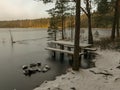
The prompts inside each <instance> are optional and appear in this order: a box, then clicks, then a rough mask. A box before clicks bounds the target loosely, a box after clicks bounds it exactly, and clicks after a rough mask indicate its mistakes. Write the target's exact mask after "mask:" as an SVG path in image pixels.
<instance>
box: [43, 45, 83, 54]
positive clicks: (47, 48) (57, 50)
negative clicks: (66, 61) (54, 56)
mask: <svg viewBox="0 0 120 90" xmlns="http://www.w3.org/2000/svg"><path fill="white" fill-rule="evenodd" d="M45 49H46V50H50V51H56V52H61V53H67V54H70V55H73V54H74V52H73V51H68V50H61V49H58V48H51V47H46V48H45ZM79 55H83V53H79Z"/></svg>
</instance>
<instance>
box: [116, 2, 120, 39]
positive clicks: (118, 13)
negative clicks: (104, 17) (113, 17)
mask: <svg viewBox="0 0 120 90" xmlns="http://www.w3.org/2000/svg"><path fill="white" fill-rule="evenodd" d="M119 4H120V0H118V6H117V22H116V23H117V26H116V28H117V37H119V36H120V33H119V19H120V10H119V9H120V5H119Z"/></svg>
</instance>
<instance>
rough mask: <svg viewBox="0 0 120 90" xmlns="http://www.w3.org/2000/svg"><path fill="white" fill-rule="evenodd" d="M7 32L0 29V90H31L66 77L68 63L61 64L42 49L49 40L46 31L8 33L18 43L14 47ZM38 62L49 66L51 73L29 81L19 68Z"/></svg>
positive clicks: (32, 76)
mask: <svg viewBox="0 0 120 90" xmlns="http://www.w3.org/2000/svg"><path fill="white" fill-rule="evenodd" d="M8 30H9V29H0V90H14V89H16V90H32V89H33V88H35V87H37V86H39V85H40V84H41V83H42V82H43V81H44V80H52V79H54V78H55V76H58V75H60V74H62V73H65V70H66V68H68V66H69V65H68V62H67V61H68V60H66V61H64V63H60V61H59V60H54V59H52V58H51V57H50V53H49V52H48V51H46V50H45V49H44V48H45V47H46V45H47V44H46V43H47V40H48V38H47V37H48V34H47V31H46V30H44V29H34V31H33V29H11V31H12V35H13V39H14V41H18V42H17V43H15V44H13V45H11V42H10V34H9V32H8ZM23 30H24V31H23ZM37 62H42V64H48V65H49V66H50V67H51V70H50V71H48V72H47V73H36V74H33V75H31V76H30V77H28V76H25V75H23V72H22V68H21V67H22V65H25V64H26V65H29V64H30V63H37Z"/></svg>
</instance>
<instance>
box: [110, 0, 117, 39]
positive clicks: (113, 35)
mask: <svg viewBox="0 0 120 90" xmlns="http://www.w3.org/2000/svg"><path fill="white" fill-rule="evenodd" d="M117 6H118V0H116V2H115V13H114V19H113V26H112V32H111V39H112V40H114V39H115V27H116V22H117V11H118V8H117Z"/></svg>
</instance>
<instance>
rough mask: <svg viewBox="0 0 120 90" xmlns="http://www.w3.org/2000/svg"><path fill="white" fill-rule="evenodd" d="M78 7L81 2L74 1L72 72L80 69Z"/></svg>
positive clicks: (79, 0)
mask: <svg viewBox="0 0 120 90" xmlns="http://www.w3.org/2000/svg"><path fill="white" fill-rule="evenodd" d="M80 5H81V0H76V17H75V41H74V45H75V47H74V60H73V70H76V71H78V70H79V67H80V60H79V59H80V57H79V52H80V47H79V39H80V38H79V36H80Z"/></svg>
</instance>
